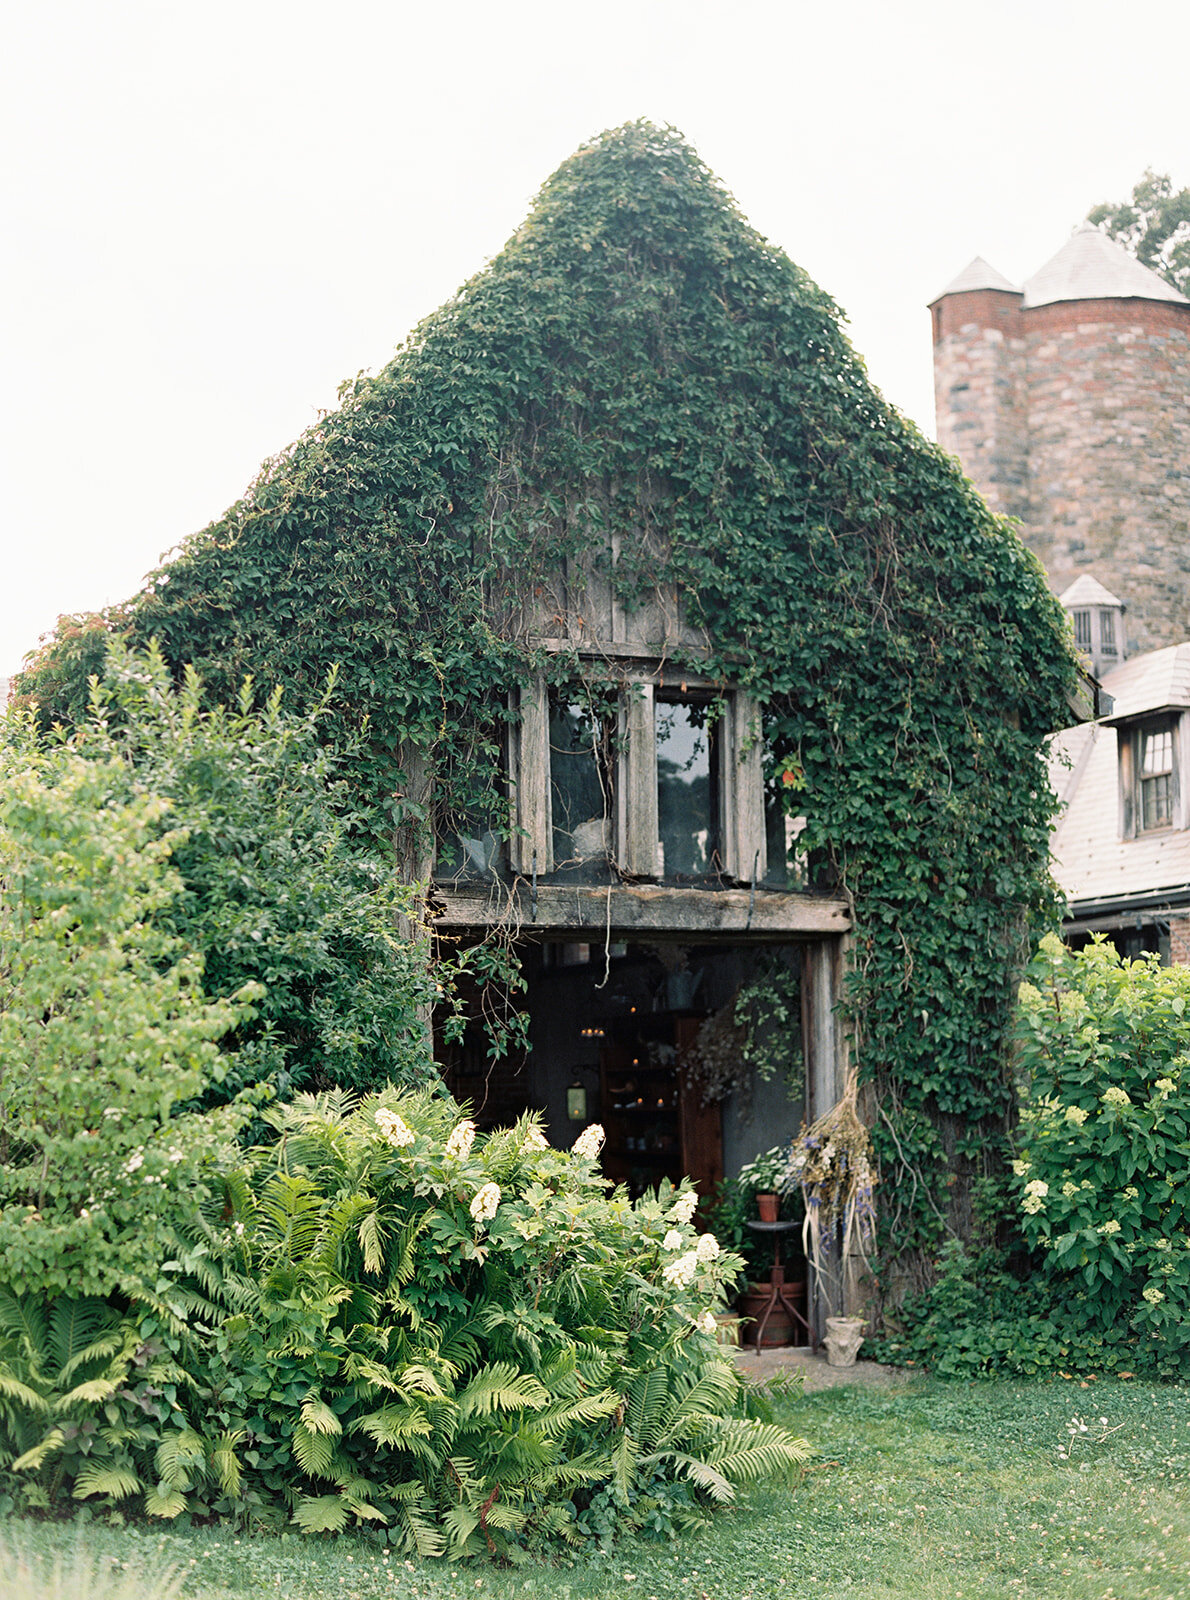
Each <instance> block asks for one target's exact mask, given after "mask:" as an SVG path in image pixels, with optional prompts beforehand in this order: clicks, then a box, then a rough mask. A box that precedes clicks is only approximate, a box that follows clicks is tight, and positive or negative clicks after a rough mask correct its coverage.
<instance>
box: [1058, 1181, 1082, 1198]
mask: <svg viewBox="0 0 1190 1600" xmlns="http://www.w3.org/2000/svg"><path fill="white" fill-rule="evenodd" d="M1077 1193H1078V1184H1077V1183H1064V1184H1063V1185H1062V1197H1063V1199H1065V1200H1073V1199H1074V1197H1075V1195H1076V1194H1077Z"/></svg>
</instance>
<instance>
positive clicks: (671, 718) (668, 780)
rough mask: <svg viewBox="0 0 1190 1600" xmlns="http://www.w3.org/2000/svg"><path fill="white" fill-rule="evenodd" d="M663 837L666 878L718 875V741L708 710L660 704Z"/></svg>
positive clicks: (660, 827)
mask: <svg viewBox="0 0 1190 1600" xmlns="http://www.w3.org/2000/svg"><path fill="white" fill-rule="evenodd" d="M656 719H657V720H656V728H657V831H658V834H659V836H660V840H661V853H662V860H661V861H660V863H659V871H660V873H661V876H663V877H666V878H673V877H705V876H706V875H707V874H708V873H713V872H715V871H717V870H718V864H719V863H718V851H719V794H718V790H719V772H718V749H717V740H716V739H715V737H714V734H713V730H712V729H711V728H709V727H708V726H707V712H706V707H705V706H700V705H697V704H695V703H693V702H691V701H688V700H658V701H657V704H656Z"/></svg>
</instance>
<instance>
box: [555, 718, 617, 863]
mask: <svg viewBox="0 0 1190 1600" xmlns="http://www.w3.org/2000/svg"><path fill="white" fill-rule="evenodd" d="M610 730H611V719H610V715H609V714H607V713H605V712H604V711H603V709H602V708H601V707H599V706H596V707H592V706H590V705H588V704H583V703H580V702H578V701H566V700H561V699H552V700H551V702H550V800H551V804H552V807H553V819H554V865H555V867H558V868H562V867H567V866H572V865H575V864H577V863H579V862H582V861H589V860H591V859H592V858H598V859H600V860H603V859H605V858H606V856H607V854H608V851H609V850H610V848H611V821H610V819H611V815H612V796H611V761H610Z"/></svg>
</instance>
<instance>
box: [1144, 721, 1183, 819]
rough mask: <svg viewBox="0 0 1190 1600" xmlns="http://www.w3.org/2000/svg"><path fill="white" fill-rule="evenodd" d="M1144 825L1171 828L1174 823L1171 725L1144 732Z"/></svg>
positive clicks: (1151, 728)
mask: <svg viewBox="0 0 1190 1600" xmlns="http://www.w3.org/2000/svg"><path fill="white" fill-rule="evenodd" d="M1139 743H1140V760H1139V763H1138V767H1139V772H1138V779H1139V787H1140V794H1139V797H1138V798H1139V800H1140V807H1139V810H1140V825H1141V828H1142V829H1143V830H1144V831H1145V832H1146V833H1147V832H1148V831H1149V830H1150V829H1152V828H1168V827H1170V826H1171V825H1172V823H1173V804H1174V786H1173V728H1172V727H1171V726H1170V724H1169V723H1163V724H1157V725H1155V726H1153V727H1149V728H1142V729H1141V730H1140V739H1139Z"/></svg>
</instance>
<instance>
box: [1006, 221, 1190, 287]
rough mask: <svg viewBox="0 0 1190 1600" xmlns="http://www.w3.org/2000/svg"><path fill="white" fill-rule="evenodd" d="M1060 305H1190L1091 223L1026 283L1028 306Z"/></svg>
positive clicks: (1087, 223)
mask: <svg viewBox="0 0 1190 1600" xmlns="http://www.w3.org/2000/svg"><path fill="white" fill-rule="evenodd" d="M1059 300H1172V301H1174V302H1175V303H1176V304H1177V305H1183V306H1185V305H1190V300H1187V299H1186V296H1185V295H1184V294H1179V293H1178V291H1177V290H1176V289H1175V288H1174V287H1173V285H1172V284H1169V283H1166V281H1165V279H1164V278H1161V277H1159V276H1158V275H1157V273H1155V272H1153V271H1152V270H1151V269H1150V268H1149V267H1146V266H1142V265H1141V263H1140V262H1139V261H1138V260H1137V259H1136V257H1135V256H1132V255H1129V253H1128V251H1127V250H1125V249H1124V247H1123V245H1121V244H1117V243H1116V241H1115V240H1114V239H1113V238H1111V237H1110V235H1108V234H1106V233H1104V232H1103V231H1102V230H1101V229H1099V228H1097V227H1096V226H1095V224H1094V223H1093V222H1084V223H1083V224H1082V226H1081V227H1080V228H1077V229H1076V230H1075V232H1074V233H1073V234H1071V236H1070V238H1069V239H1067V241H1066V243H1065V244H1064V245H1063V246H1062V248H1061V249H1060V250H1059V251H1058V253H1057V255H1056V256H1054V257H1053V259H1052V260H1050V261H1047V262H1046V264H1045V266H1044V267H1042V268H1041V269H1040V271H1038V272H1035V273H1034V274H1033V276H1032V277H1031V278H1029V279H1027V280H1026V282H1025V301H1024V303H1025V306H1026V307H1030V306H1048V305H1053V304H1054V303H1055V302H1056V301H1059Z"/></svg>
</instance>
